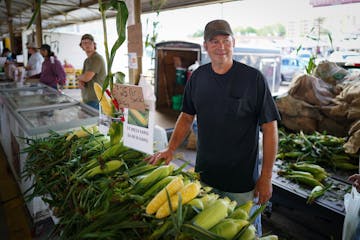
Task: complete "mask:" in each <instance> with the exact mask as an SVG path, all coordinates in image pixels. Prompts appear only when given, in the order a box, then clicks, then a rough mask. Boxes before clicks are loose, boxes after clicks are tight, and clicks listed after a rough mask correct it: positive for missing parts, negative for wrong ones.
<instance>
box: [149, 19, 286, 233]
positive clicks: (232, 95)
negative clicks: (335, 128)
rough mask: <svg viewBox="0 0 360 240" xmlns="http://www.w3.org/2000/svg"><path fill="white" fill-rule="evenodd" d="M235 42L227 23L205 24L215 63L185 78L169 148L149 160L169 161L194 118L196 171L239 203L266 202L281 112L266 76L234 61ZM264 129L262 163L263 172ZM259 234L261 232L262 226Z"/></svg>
mask: <svg viewBox="0 0 360 240" xmlns="http://www.w3.org/2000/svg"><path fill="white" fill-rule="evenodd" d="M234 46H235V40H234V37H233V33H232V31H231V28H230V26H229V24H228V23H227V22H226V21H224V20H214V21H211V22H209V23H208V24H207V25H206V27H205V31H204V48H205V50H206V51H207V52H208V55H209V57H210V59H211V63H209V64H206V65H203V66H201V67H199V68H198V69H197V70H195V71H194V72H193V74H192V75H191V78H190V80H189V81H188V82H187V85H186V87H185V92H184V100H183V108H182V112H181V114H180V116H179V118H178V120H177V123H176V126H175V129H174V132H173V134H172V136H171V139H170V141H169V146H168V148H167V149H165V150H163V151H160V152H157V153H155V154H154V155H153V156H152V157H150V158H149V159H147V160H148V161H149V162H150V163H153V164H154V163H156V162H158V161H159V160H160V159H165V160H166V162H167V163H169V162H170V161H171V160H172V159H173V154H174V151H175V149H176V148H177V147H178V146H179V145H180V144H181V143H182V142H183V140H184V138H185V137H186V135H187V134H188V132H189V130H190V128H191V125H192V122H193V120H194V117H195V116H196V117H197V127H198V146H197V157H196V166H195V171H197V172H199V173H200V178H201V181H202V182H204V183H205V184H207V185H209V186H211V187H213V188H215V189H216V190H217V191H218V192H219V193H220V194H221V195H223V196H228V197H230V198H231V199H233V200H236V201H237V202H238V204H242V203H244V202H246V201H247V200H250V199H256V200H255V201H256V202H257V203H259V204H262V203H265V202H267V201H268V200H269V199H270V198H271V195H272V184H271V176H272V168H273V165H274V161H275V157H276V152H277V145H278V132H277V121H278V120H280V116H279V112H278V110H277V108H276V105H275V103H274V101H273V99H272V96H271V92H270V90H269V88H268V86H267V82H266V80H265V78H264V76H263V75H262V74H261V72H260V71H258V70H257V69H255V68H252V67H250V66H247V65H245V64H242V63H239V62H237V61H235V60H233V49H234ZM260 130H261V131H262V134H263V161H262V167H261V170H260V171H259V169H258V166H259V164H258V163H259V156H258V155H259V149H258V145H259V144H258V142H259V132H260ZM259 173H260V174H259ZM259 224H260V223H259ZM257 234H258V235H261V227H260V228H258V232H257Z"/></svg>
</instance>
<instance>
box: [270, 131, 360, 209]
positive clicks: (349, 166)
mask: <svg viewBox="0 0 360 240" xmlns="http://www.w3.org/2000/svg"><path fill="white" fill-rule="evenodd" d="M279 135H280V138H279V150H278V154H277V159H281V160H282V164H281V166H280V169H279V170H278V172H277V174H278V175H280V176H283V177H285V178H287V179H290V180H291V181H294V182H297V183H299V184H301V185H303V186H305V187H307V188H311V189H312V191H311V192H310V194H309V196H308V200H307V202H308V203H312V202H314V200H315V199H316V198H318V197H320V196H322V195H324V193H325V192H326V191H330V190H331V189H332V188H335V187H336V186H332V183H331V181H330V180H331V178H330V177H331V176H332V175H336V177H338V178H341V177H342V178H343V179H344V181H346V178H347V177H348V176H350V175H352V174H353V173H356V172H357V171H358V169H359V166H358V164H359V156H358V155H356V154H349V153H346V152H345V148H344V146H343V145H344V143H345V138H340V137H335V136H332V135H328V134H325V133H323V134H322V133H319V132H314V133H313V134H304V133H303V132H302V131H300V132H299V133H287V132H285V131H284V130H279Z"/></svg>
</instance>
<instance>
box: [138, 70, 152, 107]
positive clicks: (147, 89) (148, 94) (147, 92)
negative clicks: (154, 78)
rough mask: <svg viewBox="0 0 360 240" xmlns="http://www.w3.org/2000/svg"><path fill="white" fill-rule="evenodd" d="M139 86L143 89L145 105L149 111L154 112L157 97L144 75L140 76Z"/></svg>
mask: <svg viewBox="0 0 360 240" xmlns="http://www.w3.org/2000/svg"><path fill="white" fill-rule="evenodd" d="M139 86H140V87H142V90H143V95H144V101H145V104H146V105H147V107H148V108H149V110H152V111H154V110H155V101H156V97H155V94H154V88H153V86H152V85H151V84H150V83H149V82H148V81H147V80H146V77H144V76H143V75H141V76H140V80H139Z"/></svg>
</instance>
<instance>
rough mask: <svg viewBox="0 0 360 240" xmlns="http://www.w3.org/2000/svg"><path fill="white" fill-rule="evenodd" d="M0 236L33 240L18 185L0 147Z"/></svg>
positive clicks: (13, 239) (17, 239)
mask: <svg viewBox="0 0 360 240" xmlns="http://www.w3.org/2000/svg"><path fill="white" fill-rule="evenodd" d="M0 200H1V206H0V236H1V239H4V240H7V239H9V240H19V239H21V240H27V239H32V237H31V231H30V221H29V217H28V214H27V210H26V208H25V203H24V200H23V197H22V195H21V194H20V190H19V188H18V185H17V183H16V181H15V179H14V178H13V175H12V173H11V170H10V168H9V166H8V163H7V160H6V157H5V153H4V151H3V149H2V148H1V147H0Z"/></svg>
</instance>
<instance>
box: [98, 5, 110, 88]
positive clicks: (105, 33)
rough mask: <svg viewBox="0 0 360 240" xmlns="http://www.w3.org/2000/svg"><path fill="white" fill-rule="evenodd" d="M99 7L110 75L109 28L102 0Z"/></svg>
mask: <svg viewBox="0 0 360 240" xmlns="http://www.w3.org/2000/svg"><path fill="white" fill-rule="evenodd" d="M99 7H100V13H101V21H102V25H103V33H104V47H105V57H106V66H107V73H108V75H109V74H111V65H110V64H109V59H110V57H109V47H108V41H107V28H106V15H105V11H106V10H105V9H104V6H103V4H102V1H101V0H99ZM110 90H112V81H110Z"/></svg>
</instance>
